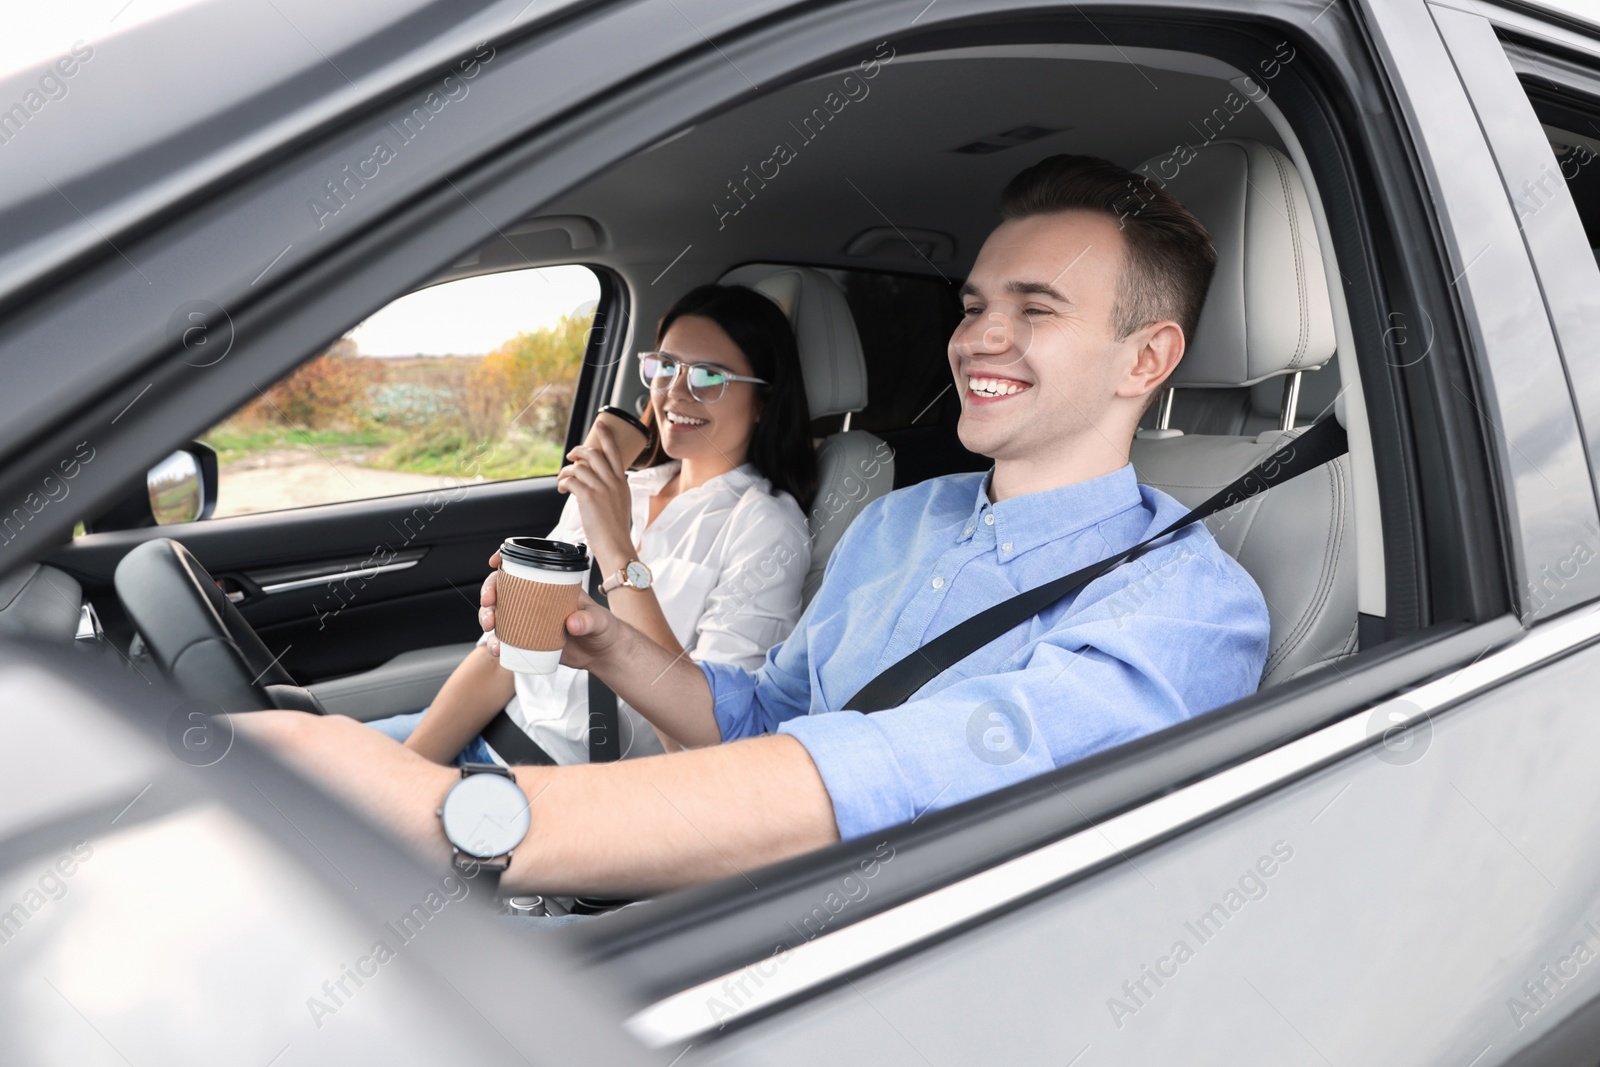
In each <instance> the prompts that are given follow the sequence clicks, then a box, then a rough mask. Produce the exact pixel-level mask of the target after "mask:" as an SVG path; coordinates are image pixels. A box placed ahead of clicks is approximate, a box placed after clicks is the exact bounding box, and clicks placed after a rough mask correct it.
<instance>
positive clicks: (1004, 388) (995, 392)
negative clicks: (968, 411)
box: [967, 378, 1028, 396]
mask: <svg viewBox="0 0 1600 1067" xmlns="http://www.w3.org/2000/svg"><path fill="white" fill-rule="evenodd" d="M967 384H968V385H969V386H970V387H971V388H972V391H973V392H974V393H977V394H978V395H979V396H1010V395H1011V394H1012V393H1020V392H1022V391H1023V390H1024V389H1026V388H1028V386H1027V385H1026V384H1024V383H1022V382H1013V381H1009V380H1007V379H1005V378H968V379H967Z"/></svg>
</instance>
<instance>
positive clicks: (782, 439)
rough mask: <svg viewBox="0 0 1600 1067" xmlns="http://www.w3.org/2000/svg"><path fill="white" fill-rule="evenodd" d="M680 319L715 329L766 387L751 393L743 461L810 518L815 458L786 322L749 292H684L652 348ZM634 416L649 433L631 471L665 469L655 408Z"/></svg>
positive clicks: (706, 288) (713, 288)
mask: <svg viewBox="0 0 1600 1067" xmlns="http://www.w3.org/2000/svg"><path fill="white" fill-rule="evenodd" d="M685 315H698V316H700V317H701V318H704V319H710V320H711V321H712V322H714V323H716V324H717V325H718V326H720V327H721V328H722V332H723V333H725V334H727V335H728V337H729V339H731V340H732V341H733V343H734V344H736V345H738V346H739V351H741V352H743V353H744V358H745V359H747V360H749V361H750V367H751V369H752V370H753V371H754V372H755V375H754V376H755V377H757V378H763V379H765V380H766V381H767V382H768V383H769V384H767V385H758V386H756V387H755V388H757V389H759V390H761V392H760V396H761V399H762V406H761V417H760V418H759V419H758V420H757V421H756V425H755V432H754V434H753V435H752V436H751V438H750V449H749V453H748V454H747V455H746V457H745V458H746V459H747V460H748V461H749V462H751V463H753V464H755V468H756V470H758V471H760V472H761V476H762V477H763V478H766V479H767V481H769V482H771V483H772V488H773V489H774V490H778V489H782V490H783V491H784V492H786V493H788V494H789V495H790V496H792V497H794V499H795V501H796V503H798V504H799V505H800V510H801V511H802V512H804V513H806V514H810V512H811V502H812V498H813V497H814V496H816V493H817V454H816V452H815V451H813V449H812V447H811V410H810V408H809V407H808V406H807V404H806V383H805V380H804V379H803V378H802V377H801V372H800V349H799V347H798V346H797V345H796V344H795V339H794V330H792V329H791V328H790V326H789V320H788V318H787V317H786V316H785V315H784V313H783V311H782V309H780V308H779V307H778V305H777V304H776V303H774V302H773V301H772V300H770V299H768V298H767V297H765V296H762V295H761V294H760V293H758V292H756V291H755V290H754V289H749V288H746V287H745V286H742V285H702V286H700V287H699V288H698V289H691V290H690V291H689V292H687V293H685V294H684V295H683V296H682V297H680V298H679V299H678V302H677V303H675V304H673V305H672V309H671V310H670V311H668V312H667V313H666V314H665V315H664V316H662V319H661V325H660V326H659V327H657V328H656V344H658V345H659V344H660V343H661V339H662V338H663V337H665V336H666V335H667V331H668V330H669V329H671V328H672V324H673V323H674V322H676V321H678V320H679V319H680V318H682V317H683V316H685ZM641 417H642V419H643V420H644V423H645V425H647V426H649V427H650V428H651V437H652V440H653V441H654V444H653V445H652V446H651V448H650V451H649V452H648V453H647V454H646V455H645V456H644V458H643V459H641V460H639V462H638V466H641V467H653V466H655V465H656V464H658V463H665V462H666V461H667V460H669V459H671V458H672V457H671V456H669V455H667V454H666V452H665V451H664V450H663V449H662V447H661V435H660V433H659V432H657V431H656V429H655V405H653V404H647V405H646V406H645V410H644V414H643V416H641Z"/></svg>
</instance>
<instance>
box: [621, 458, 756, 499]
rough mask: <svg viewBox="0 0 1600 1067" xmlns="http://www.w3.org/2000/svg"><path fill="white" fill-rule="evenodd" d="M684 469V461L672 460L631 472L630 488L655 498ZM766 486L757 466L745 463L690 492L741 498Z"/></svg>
mask: <svg viewBox="0 0 1600 1067" xmlns="http://www.w3.org/2000/svg"><path fill="white" fill-rule="evenodd" d="M682 467H683V461H682V460H679V459H672V460H668V461H667V462H665V463H659V464H657V465H656V466H654V467H646V468H645V469H644V470H639V471H629V472H628V485H629V487H630V488H633V489H636V490H640V491H642V492H643V494H644V495H645V496H655V495H656V494H658V493H660V492H661V490H662V489H663V488H664V487H665V486H666V484H667V483H668V482H670V481H672V479H673V478H674V477H676V476H677V473H678V471H679V470H680V469H681V468H682ZM766 484H767V480H766V479H765V478H763V477H762V476H761V472H760V471H758V470H757V469H756V465H755V464H754V463H750V462H745V463H741V464H739V466H737V467H735V468H733V469H732V470H730V471H725V472H723V473H722V474H719V475H717V476H716V477H715V478H711V479H709V480H707V481H706V483H705V484H704V485H700V486H696V487H695V488H694V489H691V490H689V491H690V492H691V493H693V492H701V491H704V492H717V491H719V490H726V491H728V492H731V493H733V494H734V495H736V496H739V495H743V494H744V492H745V491H746V490H748V489H749V488H750V487H751V486H752V485H762V486H764V485H766Z"/></svg>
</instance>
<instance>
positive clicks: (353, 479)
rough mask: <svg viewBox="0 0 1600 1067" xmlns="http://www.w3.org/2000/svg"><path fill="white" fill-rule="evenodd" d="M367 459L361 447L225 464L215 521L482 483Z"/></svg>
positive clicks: (286, 452)
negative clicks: (370, 462) (374, 464)
mask: <svg viewBox="0 0 1600 1067" xmlns="http://www.w3.org/2000/svg"><path fill="white" fill-rule="evenodd" d="M368 458H369V454H368V453H367V452H365V451H362V450H359V449H355V450H352V449H331V448H322V449H315V448H285V449H277V450H274V451H271V452H263V453H260V454H258V455H254V456H251V457H250V458H249V459H247V460H243V461H241V462H237V463H228V464H224V465H223V466H222V467H221V469H220V470H219V471H218V478H217V482H218V487H217V510H216V512H215V515H214V517H215V518H219V519H220V518H225V517H227V516H229V515H249V514H253V513H255V512H262V511H282V510H283V509H285V508H303V507H310V506H312V505H314V504H336V503H340V502H342V501H346V500H367V499H369V498H371V497H377V496H394V495H397V494H399V493H423V492H427V491H429V490H431V489H450V488H454V487H455V486H458V485H462V484H464V483H470V482H477V481H482V480H483V479H482V478H451V477H448V476H445V475H438V474H411V473H408V472H405V471H389V470H377V469H374V468H372V467H368V466H365V465H364V462H365V461H366V460H367V459H368Z"/></svg>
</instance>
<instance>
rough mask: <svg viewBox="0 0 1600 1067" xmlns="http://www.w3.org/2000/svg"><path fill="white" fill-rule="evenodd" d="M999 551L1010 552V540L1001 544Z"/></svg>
mask: <svg viewBox="0 0 1600 1067" xmlns="http://www.w3.org/2000/svg"><path fill="white" fill-rule="evenodd" d="M1000 551H1002V552H1010V551H1011V542H1010V541H1007V542H1006V543H1005V544H1003V545H1001V546H1000Z"/></svg>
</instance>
